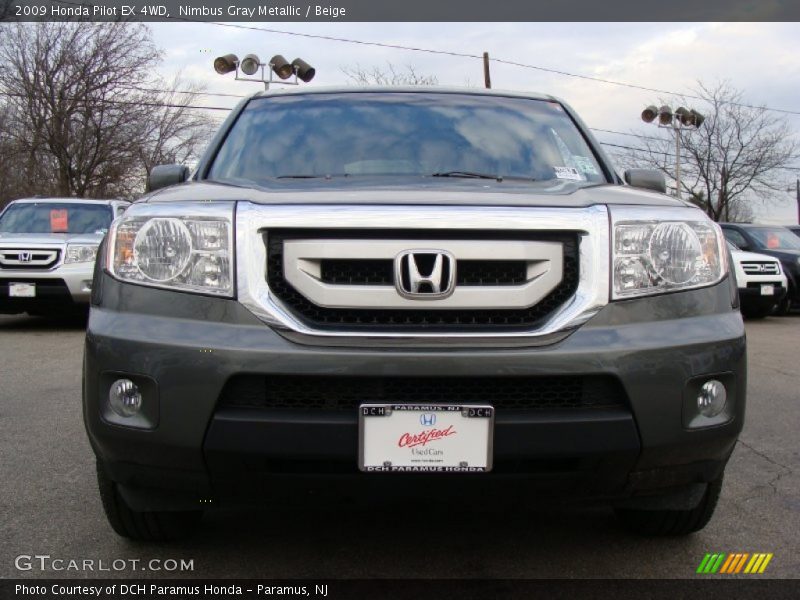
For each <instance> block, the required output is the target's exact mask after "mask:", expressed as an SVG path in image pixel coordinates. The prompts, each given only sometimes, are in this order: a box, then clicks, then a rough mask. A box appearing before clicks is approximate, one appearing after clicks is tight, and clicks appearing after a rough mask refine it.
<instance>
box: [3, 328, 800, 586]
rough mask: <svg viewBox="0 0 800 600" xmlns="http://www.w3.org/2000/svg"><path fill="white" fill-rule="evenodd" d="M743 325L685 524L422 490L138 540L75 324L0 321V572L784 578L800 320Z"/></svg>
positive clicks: (792, 501) (259, 514)
mask: <svg viewBox="0 0 800 600" xmlns="http://www.w3.org/2000/svg"><path fill="white" fill-rule="evenodd" d="M747 332H748V341H749V364H750V369H749V391H748V410H747V420H746V425H745V428H744V432H743V434H742V436H741V439H740V443H739V444H738V446H737V448H736V450H735V452H734V454H733V457H732V459H731V462H730V463H729V465H728V469H727V472H726V479H725V485H724V488H723V491H722V497H721V500H720V504H719V506H718V508H717V512H716V514H715V516H714V518H713V520H712V521H711V523H710V524H709V525H708V526H707V527H706V528H705V529H704V530H703V531H702V532H700V533H697V534H695V535H692V536H688V537H684V538H675V539H672V538H670V539H644V538H640V537H636V536H633V535H631V534H628V533H626V532H624V531H623V530H621V529H620V528H619V527H618V525H617V523H616V521H615V519H614V517H613V514H612V513H611V511H610V510H607V509H596V508H592V509H585V508H584V509H579V508H547V509H539V508H537V509H535V510H509V511H503V512H501V513H499V514H492V513H488V512H485V511H480V510H474V509H469V508H466V509H464V508H462V509H454V510H453V511H445V512H441V511H439V512H436V513H435V514H433V515H432V514H431V513H430V512H429V511H426V510H425V502H424V501H422V502H420V503H418V504H416V505H409V506H407V507H406V510H402V511H396V512H395V511H391V512H387V511H380V510H379V509H377V508H371V507H364V506H357V505H356V506H354V505H351V504H349V503H348V502H347V501H346V499H342V503H341V505H338V506H337V505H335V506H333V507H329V508H328V509H327V510H325V511H324V512H317V511H311V510H308V509H302V510H301V509H283V510H280V509H275V508H273V509H271V510H266V511H265V510H257V509H236V510H233V509H230V510H224V511H222V510H221V511H217V512H212V513H209V514H207V515H206V516H205V518H204V521H203V527H202V529H201V530H200V531H199V532H198V534H197V535H195V536H194V537H193V538H191V539H190V540H187V541H183V542H180V543H172V544H142V543H133V542H129V541H126V540H123V539H121V538H119V537H117V536H116V535H115V534H114V533H113V532H112V530H111V529H110V528H109V526H108V524H107V523H106V520H105V517H104V515H103V511H102V508H101V506H100V500H99V498H98V494H97V488H96V483H95V478H94V477H95V476H94V457H93V455H92V452H91V449H90V447H89V444H88V442H87V439H86V434H85V432H84V429H83V422H82V417H81V405H80V386H81V358H82V344H83V335H84V332H83V324H82V323H80V322H77V323H75V322H73V323H63V322H53V321H47V320H43V319H36V318H28V317H22V316H21V317H0V431H2V435H0V540H2V542H1V543H0V577H59V578H61V577H94V576H101V577H113V576H121V577H164V576H171V577H176V576H177V577H181V576H188V577H259V578H289V577H291V578H319V579H328V578H344V577H347V578H350V577H352V578H355V577H365V578H371V577H381V578H396V577H398V578H404V577H422V578H426V577H447V578H462V577H463V578H469V577H487V578H536V577H622V578H640V577H642V578H650V577H658V578H684V577H692V576H694V573H695V569H696V568H697V565H698V564H699V562H700V560H701V559H702V558H703V556H704V554H705V553H707V552H726V553H731V552H750V553H754V552H771V553H774V558H773V559H772V562H771V563H770V565H769V567H768V569H767V572H766V573H765V574H764V575H763V576H764V577H792V578H794V577H797V576H798V575H800V553H798V550H800V477H798V467H799V463H800V453H799V452H798V450H799V448H798V446H799V444H798V440H800V437H799V436H798V426H799V425H800V370H799V369H798V366H800V361H798V358H797V355H798V340H800V315H794V316H791V317H785V318H776V317H770V318H768V319H766V320H764V321H751V322H749V323H748V325H747ZM19 555H50V556H51V558H53V559H56V558H58V559H65V560H66V561H69V560H79V561H82V560H83V559H90V560H94V561H95V562H94V565H95V569H98V568H100V561H102V563H103V564H104V565H105V566H106V568H110V567H111V564H112V561H115V560H119V559H140V560H141V561H143V562H147V561H149V560H151V559H161V560H165V559H176V560H178V561H179V560H180V559H184V560H192V561H193V566H194V570H193V571H189V572H184V573H180V572H167V571H164V570H162V571H141V570H140V569H141V568H142V567H141V564H139V565H138V566H137V567H138V568H131V566H130V565H131V563H127V564H128V566H126V567H124V568H123V569H122V570H120V571H115V570H113V569H112V570H110V571H102V572H99V571H97V570H95V571H94V572H92V571H83V570H78V571H76V570H63V571H55V570H52V569H45V570H41V569H40V568H39V567H38V565H36V564H34V568H32V569H31V570H26V571H20V570H18V569H17V568H16V567H15V558H16V557H17V556H19ZM116 564H117V565H120V564H121V563H116ZM162 564H164V565H166V564H170V565H171V563H162ZM64 565H68V563H64ZM64 565H62V566H64ZM156 566H157V565H156Z"/></svg>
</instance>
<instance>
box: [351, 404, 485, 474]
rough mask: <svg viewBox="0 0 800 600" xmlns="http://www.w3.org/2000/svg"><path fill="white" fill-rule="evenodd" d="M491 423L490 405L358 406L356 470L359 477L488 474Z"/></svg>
mask: <svg viewBox="0 0 800 600" xmlns="http://www.w3.org/2000/svg"><path fill="white" fill-rule="evenodd" d="M390 419H393V420H391V421H390ZM494 420H495V409H494V407H493V406H491V405H489V404H468V405H466V404H464V405H462V404H431V403H419V404H412V403H381V402H375V403H371V402H370V403H364V404H361V405H360V406H359V407H358V432H359V434H358V468H359V470H360V471H362V472H395V473H397V472H406V473H407V472H432V473H486V472H489V471H491V470H492V466H493V460H494V425H495V423H494ZM437 432H438V433H437ZM456 436H458V437H456ZM476 440H477V443H476Z"/></svg>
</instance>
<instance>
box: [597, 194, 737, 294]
mask: <svg viewBox="0 0 800 600" xmlns="http://www.w3.org/2000/svg"><path fill="white" fill-rule="evenodd" d="M626 212H628V213H630V214H631V216H637V217H638V216H644V213H645V209H633V210H628V211H626V210H625V209H617V210H612V214H613V217H614V219H613V241H612V244H613V253H612V257H613V258H612V260H613V265H612V271H613V284H612V296H613V298H614V299H619V298H630V297H634V296H645V295H650V294H659V293H662V292H671V291H677V290H685V289H691V288H697V287H703V286H707V285H713V284H715V283H717V282H719V281H720V280H721V279H722V278H723V276H724V275H725V274H726V273H727V271H728V265H727V253H726V251H725V248H724V246H723V244H724V238H723V236H722V231H721V230H720V228H719V226H718V225H716V223H713V222H712V221H710V220H708V219H706V218H704V216H703V215H702V214H701V213H700V212H699V211H697V210H694V209H685V210H684V209H664V219H663V220H662V219H652V220H651V219H647V220H645V219H641V218H636V219H630V220H627V219H626V218H625V217H626V216H627V215H626ZM637 213H638V214H637ZM658 213H659V210H658V209H657V208H654V209H652V210H651V211H650V215H651V216H655V215H658ZM676 216H685V217H689V218H681V219H673V217H676Z"/></svg>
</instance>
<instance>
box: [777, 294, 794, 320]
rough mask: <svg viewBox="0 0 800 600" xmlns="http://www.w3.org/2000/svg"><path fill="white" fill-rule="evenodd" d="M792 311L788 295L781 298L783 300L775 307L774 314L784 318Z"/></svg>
mask: <svg viewBox="0 0 800 600" xmlns="http://www.w3.org/2000/svg"><path fill="white" fill-rule="evenodd" d="M791 309H792V299H791V297H790V296H789V294H786V295H785V296H784V297H783V300H781V301H780V302H778V305H777V306H776V307H775V314H776V315H777V316H779V317H785V316H786V315H788V314H789V311H790V310H791Z"/></svg>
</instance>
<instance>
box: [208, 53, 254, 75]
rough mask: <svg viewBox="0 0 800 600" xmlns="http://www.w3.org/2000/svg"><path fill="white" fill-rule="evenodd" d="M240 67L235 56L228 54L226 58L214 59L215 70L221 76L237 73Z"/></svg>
mask: <svg viewBox="0 0 800 600" xmlns="http://www.w3.org/2000/svg"><path fill="white" fill-rule="evenodd" d="M248 56H249V55H248ZM238 65H239V58H238V57H237V56H236V55H235V54H226V55H225V56H218V57H217V58H215V59H214V70H215V71H216V72H217V73H219V74H220V75H225V74H227V73H231V72H233V71H235V70H236V67H237V66H238Z"/></svg>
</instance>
